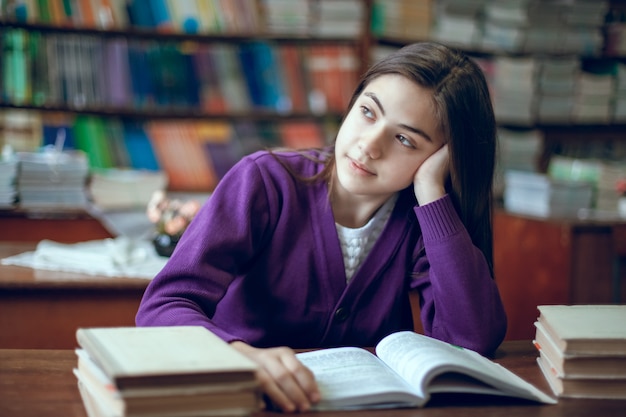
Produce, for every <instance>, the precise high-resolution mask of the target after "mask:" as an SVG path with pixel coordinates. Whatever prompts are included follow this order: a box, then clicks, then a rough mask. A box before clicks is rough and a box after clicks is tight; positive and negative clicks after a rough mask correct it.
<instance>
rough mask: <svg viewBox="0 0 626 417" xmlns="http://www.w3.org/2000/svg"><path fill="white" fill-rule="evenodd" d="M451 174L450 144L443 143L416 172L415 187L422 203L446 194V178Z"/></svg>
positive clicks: (416, 194)
mask: <svg viewBox="0 0 626 417" xmlns="http://www.w3.org/2000/svg"><path fill="white" fill-rule="evenodd" d="M449 174H450V155H449V152H448V145H447V144H446V145H443V146H442V147H441V148H439V149H438V150H437V151H436V152H435V153H433V154H432V155H431V156H429V157H428V158H426V160H425V161H424V162H423V163H422V165H420V167H419V168H418V169H417V172H416V173H415V178H414V179H413V189H414V191H415V198H417V202H418V203H419V204H420V205H424V204H428V203H430V202H433V201H435V200H437V199H439V198H441V197H443V196H444V195H445V194H446V187H445V184H446V179H447V178H448V175H449Z"/></svg>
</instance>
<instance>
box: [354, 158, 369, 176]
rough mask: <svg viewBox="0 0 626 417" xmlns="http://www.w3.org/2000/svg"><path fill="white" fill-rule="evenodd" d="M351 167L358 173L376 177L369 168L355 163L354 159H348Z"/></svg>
mask: <svg viewBox="0 0 626 417" xmlns="http://www.w3.org/2000/svg"><path fill="white" fill-rule="evenodd" d="M348 160H349V165H350V167H351V168H352V169H353V170H355V171H356V172H357V173H359V174H361V175H364V174H367V175H376V174H374V173H373V172H372V171H371V170H370V169H369V168H368V167H367V166H365V165H363V164H361V163H360V162H358V161H355V160H354V159H352V158H348Z"/></svg>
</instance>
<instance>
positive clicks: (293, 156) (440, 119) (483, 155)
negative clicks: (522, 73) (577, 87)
mask: <svg viewBox="0 0 626 417" xmlns="http://www.w3.org/2000/svg"><path fill="white" fill-rule="evenodd" d="M495 142H496V127H495V120H494V114H493V109H492V107H491V101H490V97H489V93H488V89H487V84H486V82H485V79H484V76H483V74H482V72H481V71H480V69H479V67H478V66H477V65H476V64H475V63H473V62H472V61H471V60H469V59H468V58H467V57H465V56H463V55H461V54H459V53H458V52H455V51H453V50H451V49H449V48H447V47H444V46H442V45H438V44H435V43H418V44H413V45H409V46H406V47H404V48H402V49H400V50H399V51H397V52H395V53H393V54H392V55H390V56H389V57H387V58H385V59H384V60H382V61H381V62H379V63H377V64H375V65H373V66H372V67H371V69H370V70H369V71H368V72H367V73H366V74H365V75H364V77H363V79H362V80H361V82H360V83H359V85H358V86H357V88H356V91H355V93H354V96H353V98H352V100H351V103H350V106H349V111H348V114H347V115H346V117H345V119H344V121H343V123H342V125H341V128H340V130H339V132H338V135H337V137H336V140H335V145H334V147H332V148H329V149H321V150H308V151H300V152H295V151H273V152H269V151H261V152H257V153H255V154H252V155H250V156H247V157H245V158H243V159H242V160H241V161H240V162H239V163H238V164H237V165H235V167H233V168H232V169H231V170H230V172H229V173H228V174H227V175H225V176H224V178H223V179H222V180H221V181H220V183H219V185H218V187H217V188H216V189H215V191H214V193H213V195H212V196H211V198H210V199H209V200H208V201H207V203H206V204H205V205H204V207H203V208H202V209H201V211H200V213H199V214H198V215H197V216H196V217H195V219H194V220H193V222H192V224H191V225H190V227H189V228H188V229H187V231H186V232H185V234H184V236H183V238H182V239H181V241H180V242H179V244H178V246H177V248H176V250H175V252H174V254H173V256H172V257H171V259H170V260H169V262H168V263H167V265H166V266H165V268H164V269H163V270H162V271H161V272H160V273H159V274H158V275H157V276H156V277H155V278H154V280H153V281H152V282H151V283H150V285H149V286H148V288H147V290H146V293H145V295H144V297H143V300H142V302H141V305H140V307H139V311H138V313H137V325H139V326H156V325H201V326H204V327H206V328H208V329H209V330H211V331H213V332H214V333H216V334H217V335H219V336H220V337H221V338H223V339H224V340H226V341H227V342H230V343H231V344H232V346H233V347H235V348H236V349H238V350H240V351H241V352H243V353H244V354H246V355H247V356H249V357H250V358H252V359H253V360H254V361H256V362H257V363H258V364H259V365H260V371H259V379H260V381H261V385H262V389H263V391H264V393H265V394H266V395H267V396H268V397H269V398H270V399H271V400H272V401H273V402H274V403H275V404H277V405H278V406H279V407H281V408H282V409H283V410H284V411H287V412H293V411H305V410H308V409H309V408H310V406H311V404H312V403H315V402H317V401H318V400H319V395H320V394H319V391H318V389H317V386H316V384H315V380H314V377H313V375H312V373H311V372H310V371H309V370H308V369H307V368H305V367H304V366H303V365H302V364H301V363H300V362H299V361H298V360H297V358H296V356H295V354H294V351H293V350H292V349H295V348H314V347H330V346H338V345H358V346H374V345H375V344H376V343H377V342H378V341H379V340H380V339H381V338H382V337H384V336H385V335H387V334H389V333H392V332H395V331H399V330H407V329H413V323H412V315H411V311H410V304H409V296H408V293H409V290H415V291H418V292H419V294H420V305H421V320H422V324H423V328H424V332H425V334H427V335H429V336H432V337H435V338H438V339H441V340H444V341H447V342H450V343H453V344H456V345H460V346H464V347H466V348H469V349H473V350H476V351H478V352H480V353H483V354H489V353H491V352H493V351H494V350H495V349H496V348H497V347H498V345H499V344H500V342H501V341H502V339H503V337H504V334H505V331H506V317H505V313H504V309H503V306H502V303H501V300H500V296H499V293H498V289H497V287H496V284H495V282H494V280H493V277H492V265H491V258H492V256H491V249H492V248H491V244H492V235H491V203H492V199H491V182H492V177H493V171H494V159H495Z"/></svg>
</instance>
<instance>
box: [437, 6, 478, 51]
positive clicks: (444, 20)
mask: <svg viewBox="0 0 626 417" xmlns="http://www.w3.org/2000/svg"><path fill="white" fill-rule="evenodd" d="M485 1H486V0H443V1H437V2H435V8H434V21H433V28H432V32H431V36H432V38H433V40H436V41H439V42H443V43H450V44H456V45H460V46H465V47H477V46H480V44H481V39H482V31H481V26H482V23H481V20H480V14H481V13H482V9H483V6H484V4H485Z"/></svg>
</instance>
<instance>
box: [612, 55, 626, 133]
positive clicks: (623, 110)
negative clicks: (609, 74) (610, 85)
mask: <svg viewBox="0 0 626 417" xmlns="http://www.w3.org/2000/svg"><path fill="white" fill-rule="evenodd" d="M616 67H617V71H616V72H617V75H616V77H615V81H616V87H615V108H614V110H613V121H614V122H615V123H626V64H624V63H622V62H620V63H617V65H616Z"/></svg>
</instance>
